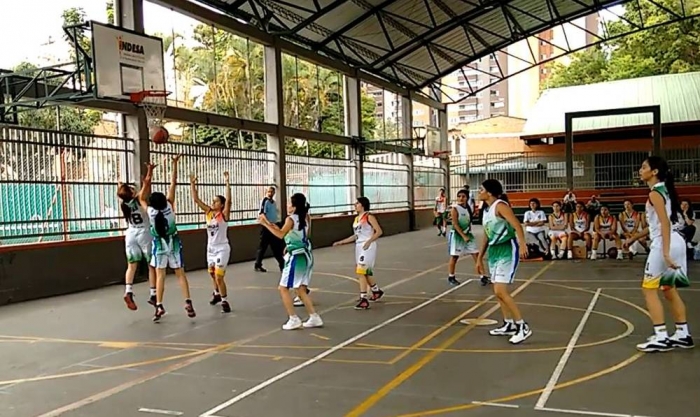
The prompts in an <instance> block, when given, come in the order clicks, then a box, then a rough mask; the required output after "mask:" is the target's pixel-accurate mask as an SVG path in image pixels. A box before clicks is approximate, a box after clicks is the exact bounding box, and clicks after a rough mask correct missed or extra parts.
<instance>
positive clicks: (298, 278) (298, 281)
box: [280, 214, 314, 288]
mask: <svg viewBox="0 0 700 417" xmlns="http://www.w3.org/2000/svg"><path fill="white" fill-rule="evenodd" d="M288 218H290V219H292V220H293V221H294V226H293V227H292V230H290V231H289V232H288V233H287V234H286V235H285V236H284V243H285V244H286V245H287V254H286V255H284V269H283V270H282V278H281V279H280V286H281V287H286V288H299V287H300V286H302V285H306V286H308V285H309V283H310V282H311V273H312V271H313V265H314V260H313V255H312V254H311V244H310V243H309V238H308V232H309V225H308V224H307V225H306V227H304V228H303V229H301V230H299V216H298V215H296V214H292V215H291V216H289V217H288Z"/></svg>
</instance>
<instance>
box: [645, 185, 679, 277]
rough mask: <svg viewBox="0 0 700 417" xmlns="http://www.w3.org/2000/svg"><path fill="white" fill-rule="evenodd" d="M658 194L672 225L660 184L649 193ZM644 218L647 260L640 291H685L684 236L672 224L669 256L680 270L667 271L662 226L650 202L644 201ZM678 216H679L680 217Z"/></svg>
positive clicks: (669, 205)
mask: <svg viewBox="0 0 700 417" xmlns="http://www.w3.org/2000/svg"><path fill="white" fill-rule="evenodd" d="M654 191H656V192H658V193H659V194H661V196H662V197H663V199H664V205H665V206H666V213H667V215H668V217H669V221H671V199H670V197H669V194H668V189H667V188H666V184H664V183H663V182H659V183H656V184H655V185H654V187H653V188H652V192H654ZM645 215H646V218H647V224H648V225H649V239H651V245H649V256H648V257H647V263H646V266H645V267H644V282H643V283H642V288H647V289H659V288H660V289H667V288H673V287H680V288H682V287H687V286H688V285H690V284H689V282H688V264H687V260H686V259H687V258H686V245H685V240H684V239H683V236H681V235H680V233H679V232H678V230H676V228H675V227H674V225H673V222H671V242H670V248H669V252H670V255H671V259H673V262H674V263H675V264H676V265H678V266H679V267H680V268H679V269H677V270H673V269H670V268H669V267H668V265H666V260H665V259H664V250H663V238H662V237H661V222H660V220H659V217H658V215H657V214H656V210H654V206H653V205H652V204H651V202H650V201H647V204H646V210H645ZM679 215H680V214H679Z"/></svg>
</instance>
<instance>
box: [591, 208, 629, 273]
mask: <svg viewBox="0 0 700 417" xmlns="http://www.w3.org/2000/svg"><path fill="white" fill-rule="evenodd" d="M601 239H606V240H607V239H611V240H614V241H615V247H616V248H617V249H618V252H617V259H624V258H623V257H622V241H621V240H620V235H619V234H617V220H615V216H613V215H612V214H610V210H609V209H608V208H607V207H606V206H602V207H601V208H600V214H599V215H597V216H596V217H595V220H594V221H593V248H592V249H593V250H592V251H591V259H593V260H595V259H596V257H597V256H598V244H599V243H600V240H601Z"/></svg>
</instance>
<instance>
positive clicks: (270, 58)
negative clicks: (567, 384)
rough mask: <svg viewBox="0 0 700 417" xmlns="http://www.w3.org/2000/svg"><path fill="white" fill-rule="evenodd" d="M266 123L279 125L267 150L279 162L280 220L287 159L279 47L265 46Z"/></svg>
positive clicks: (276, 173)
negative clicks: (283, 130)
mask: <svg viewBox="0 0 700 417" xmlns="http://www.w3.org/2000/svg"><path fill="white" fill-rule="evenodd" d="M264 48H265V121H266V122H268V123H274V124H276V125H277V132H276V133H275V134H269V135H267V149H268V151H270V152H273V153H275V155H276V156H277V160H276V161H275V162H276V164H275V168H274V172H273V181H274V182H275V184H276V185H277V204H278V206H279V213H280V219H284V218H286V217H287V170H286V167H287V163H286V161H287V157H286V153H285V147H284V139H285V138H284V135H282V129H283V127H284V94H283V91H282V51H281V50H280V48H278V47H277V46H265V47H264Z"/></svg>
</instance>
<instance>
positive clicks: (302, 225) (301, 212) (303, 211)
mask: <svg viewBox="0 0 700 417" xmlns="http://www.w3.org/2000/svg"><path fill="white" fill-rule="evenodd" d="M310 208H311V206H310V205H309V203H304V205H303V206H302V207H301V208H296V209H295V210H294V214H296V215H297V216H299V230H304V229H306V215H307V214H309V209H310Z"/></svg>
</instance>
